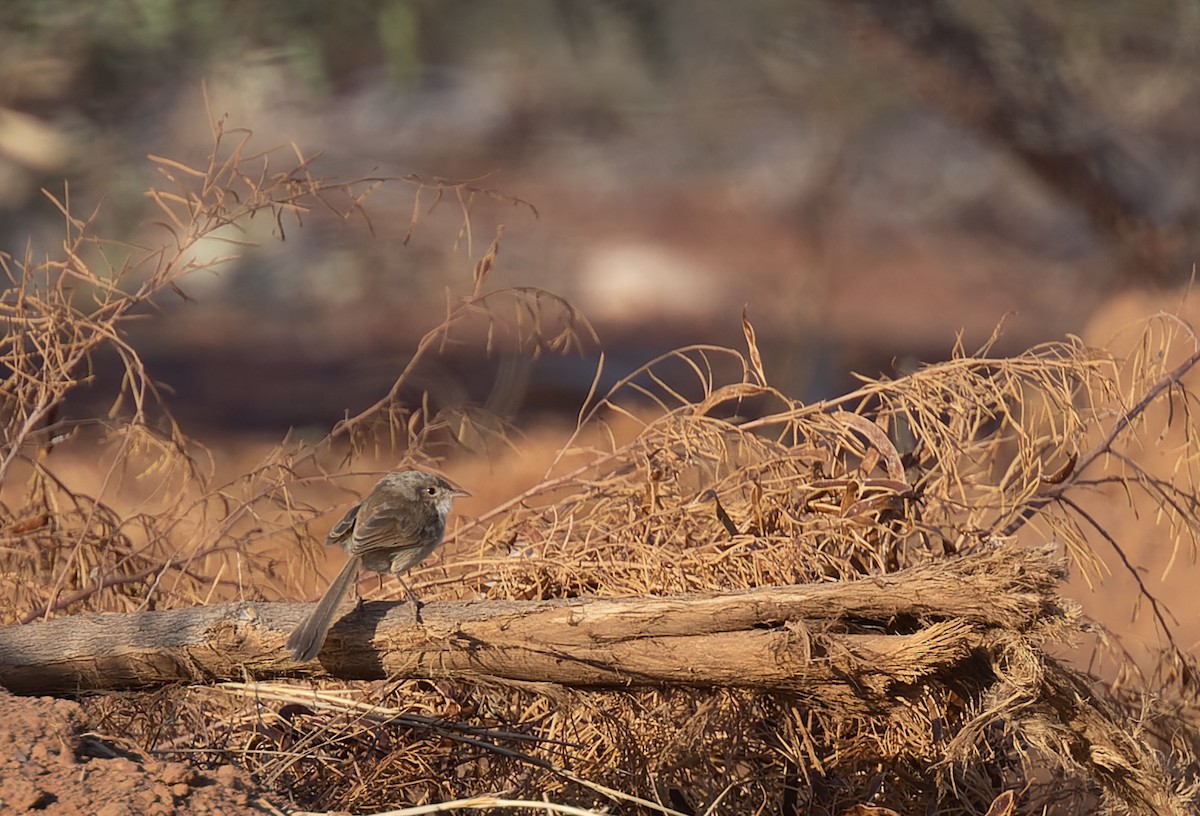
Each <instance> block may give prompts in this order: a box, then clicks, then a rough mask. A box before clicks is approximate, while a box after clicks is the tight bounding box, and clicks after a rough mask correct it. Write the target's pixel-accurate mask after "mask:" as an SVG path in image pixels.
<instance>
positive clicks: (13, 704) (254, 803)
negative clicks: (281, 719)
mask: <svg viewBox="0 0 1200 816" xmlns="http://www.w3.org/2000/svg"><path fill="white" fill-rule="evenodd" d="M87 729H88V725H87V721H86V717H85V716H84V712H83V709H82V708H81V707H80V706H79V704H78V703H74V702H71V701H70V700H57V699H54V698H52V697H43V698H38V699H35V698H28V697H14V696H13V695H11V694H9V693H8V692H6V691H4V690H3V689H0V745H2V746H3V748H0V812H3V813H46V814H69V815H70V816H77V814H80V813H94V814H96V816H125V815H126V814H145V816H166V815H167V814H174V813H188V814H198V815H199V816H244V815H245V814H251V813H273V812H278V811H276V810H275V809H273V808H271V807H270V806H269V805H267V804H266V803H265V802H263V801H262V798H261V796H260V795H259V794H258V792H257V790H256V788H255V786H254V785H253V783H251V782H250V781H249V779H248V778H247V777H246V776H245V774H244V773H243V772H241V771H239V770H237V769H235V768H234V767H233V766H232V765H225V766H222V767H219V768H217V769H216V770H215V771H213V772H212V773H211V774H207V775H206V774H204V773H201V772H200V771H197V770H196V769H194V768H192V767H190V766H188V765H185V764H184V763H181V762H160V761H157V760H153V759H149V758H146V757H144V756H142V755H139V754H137V753H134V752H131V751H130V750H128V749H127V748H125V747H123V746H118V745H116V744H114V743H110V742H106V741H105V740H104V739H103V738H102V737H99V736H96V735H92V734H88V733H87Z"/></svg>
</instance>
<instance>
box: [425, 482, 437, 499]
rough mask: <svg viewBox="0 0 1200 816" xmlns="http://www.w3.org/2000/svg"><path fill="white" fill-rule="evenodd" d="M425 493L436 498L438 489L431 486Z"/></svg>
mask: <svg viewBox="0 0 1200 816" xmlns="http://www.w3.org/2000/svg"><path fill="white" fill-rule="evenodd" d="M425 492H426V493H428V494H429V495H430V496H436V495H437V488H436V487H435V486H433V485H430V486H429V487H427V488H425Z"/></svg>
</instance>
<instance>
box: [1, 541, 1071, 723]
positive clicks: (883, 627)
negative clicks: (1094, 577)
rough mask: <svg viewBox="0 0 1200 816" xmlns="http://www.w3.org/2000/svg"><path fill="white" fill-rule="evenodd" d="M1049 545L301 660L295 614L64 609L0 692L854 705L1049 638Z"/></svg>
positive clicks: (1055, 602)
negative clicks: (554, 689)
mask: <svg viewBox="0 0 1200 816" xmlns="http://www.w3.org/2000/svg"><path fill="white" fill-rule="evenodd" d="M1062 575H1063V568H1062V564H1061V562H1060V559H1059V558H1058V557H1056V556H1055V555H1053V554H1052V553H1051V552H1049V551H1029V550H1022V549H1018V548H1015V547H1011V548H1010V547H997V548H993V549H989V550H986V551H982V552H978V553H975V554H972V555H968V556H964V557H961V558H956V559H952V560H943V561H937V562H931V563H929V564H925V565H922V566H918V567H913V568H911V569H907V570H904V571H902V572H898V573H895V574H891V575H883V576H873V577H866V578H863V579H861V580H857V581H844V582H837V583H823V584H807V585H801V586H785V587H777V586H773V587H760V588H756V589H748V590H741V591H735V592H724V593H719V594H707V595H696V596H682V597H633V598H574V599H569V600H549V601H529V602H515V601H469V602H468V601H459V602H431V603H427V604H425V605H424V606H423V607H422V609H421V614H420V620H418V619H417V618H416V616H415V615H414V609H413V607H412V605H411V604H408V603H403V602H401V603H393V602H370V603H366V604H364V605H363V607H362V608H361V609H359V610H358V611H356V612H355V611H353V610H351V609H350V608H349V606H348V608H347V613H348V614H346V615H344V616H343V618H342V619H341V620H339V621H338V622H337V623H336V624H335V625H334V627H333V629H332V631H331V632H330V635H329V639H328V641H327V642H326V644H325V647H324V649H323V651H322V652H321V655H320V656H319V658H318V660H317V661H314V662H311V663H308V664H297V663H296V662H294V661H292V660H291V658H290V657H289V656H288V654H287V652H286V651H285V650H284V648H283V642H284V640H285V639H286V638H287V635H288V633H289V632H290V630H291V629H292V628H293V627H294V626H295V625H296V624H297V623H299V622H300V620H301V619H302V618H303V617H304V615H305V614H306V613H307V611H308V609H309V607H308V605H306V604H288V603H238V604H220V605H212V606H203V607H196V608H192V609H174V610H168V611H161V612H142V613H136V614H101V615H77V616H72V617H64V618H59V619H56V620H51V621H47V622H41V623H34V624H29V625H25V626H12V627H7V628H4V629H0V685H2V686H5V687H7V688H8V689H9V690H11V691H13V692H15V693H18V694H62V693H71V692H83V691H100V690H115V689H128V688H139V687H148V686H155V685H161V684H168V683H208V682H218V681H223V680H231V679H244V678H245V677H246V676H248V675H249V676H252V677H256V678H264V677H270V676H278V675H286V674H293V675H295V674H320V673H324V674H328V675H331V676H336V677H339V678H343V679H362V680H366V679H379V678H383V677H393V678H397V677H423V678H457V679H486V680H491V681H510V682H544V683H559V684H564V685H570V686H579V687H589V686H590V687H596V686H609V687H612V686H634V685H668V684H683V685H692V686H731V687H746V688H762V689H790V690H793V691H800V692H804V693H813V694H817V695H819V696H825V697H828V698H831V699H832V698H840V699H842V700H843V701H844V702H847V703H849V702H850V701H854V707H856V708H859V709H860V710H861V709H862V708H863V707H864V706H865V707H869V706H870V705H871V704H872V703H871V701H872V699H878V700H882V699H883V698H884V697H885V696H886V695H887V694H888V693H889V692H890V690H891V689H892V688H893V687H894V686H895V685H896V684H909V683H914V682H918V681H919V680H920V679H921V678H923V677H926V676H928V675H930V674H932V673H934V672H937V671H940V670H943V669H945V668H946V667H948V666H950V665H953V664H955V663H958V662H960V661H965V660H968V659H971V657H972V656H973V655H978V654H979V653H980V652H981V651H988V650H993V649H995V648H1000V647H1002V646H1003V644H1004V642H1006V639H1011V638H1012V637H1014V636H1020V633H1031V634H1034V635H1035V636H1036V632H1037V631H1040V630H1042V629H1045V628H1046V627H1047V626H1052V625H1059V626H1061V625H1062V624H1063V623H1064V622H1066V621H1067V620H1068V619H1071V618H1072V617H1073V615H1074V609H1073V607H1072V606H1071V605H1070V604H1064V603H1063V602H1061V601H1060V600H1059V599H1058V597H1057V594H1056V589H1057V584H1058V582H1059V580H1061V578H1062Z"/></svg>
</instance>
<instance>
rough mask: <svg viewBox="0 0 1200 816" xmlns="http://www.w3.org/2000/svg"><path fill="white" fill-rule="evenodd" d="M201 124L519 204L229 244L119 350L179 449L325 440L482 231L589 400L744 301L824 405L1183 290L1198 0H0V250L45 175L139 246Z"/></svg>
mask: <svg viewBox="0 0 1200 816" xmlns="http://www.w3.org/2000/svg"><path fill="white" fill-rule="evenodd" d="M206 97H207V104H208V106H209V107H208V109H207V110H206V107H205V106H206V101H205V98H206ZM210 114H211V116H212V117H220V116H223V115H228V117H229V118H228V127H231V128H232V127H244V128H247V129H249V130H250V131H252V132H253V139H252V142H251V144H252V145H253V146H254V147H255V148H257V149H260V150H265V149H268V148H271V147H276V146H279V145H288V144H289V143H294V144H295V145H296V146H297V147H298V148H299V149H300V150H301V151H302V152H303V154H304V155H306V156H315V155H317V154H321V156H320V158H319V160H318V165H317V171H316V172H317V175H321V176H325V175H328V176H331V177H337V178H340V179H351V178H355V177H360V176H405V175H408V174H417V175H419V176H421V177H422V178H426V179H432V178H445V179H453V180H463V179H472V180H474V183H475V184H476V186H478V187H482V188H490V189H495V190H498V191H499V192H501V193H503V194H505V195H509V196H514V197H519V198H520V199H523V200H525V201H528V202H530V203H531V204H532V205H534V207H536V210H537V216H536V217H535V216H534V214H533V213H532V212H531V211H530V210H529V209H528V208H525V207H521V206H513V205H512V204H511V203H507V202H504V201H500V200H492V199H488V198H487V197H485V196H481V197H480V198H479V200H477V201H475V202H474V203H473V207H472V217H471V231H470V234H469V235H464V234H461V233H460V229H461V227H462V214H461V212H459V210H458V209H457V205H456V204H446V203H443V204H442V205H441V206H440V207H439V208H438V209H437V210H435V211H434V212H433V213H429V214H427V216H423V219H422V222H421V224H420V225H419V226H418V229H417V230H416V233H415V235H414V236H413V238H412V240H411V241H409V242H408V243H407V245H406V244H405V237H406V235H407V232H408V225H409V223H410V220H411V217H412V213H413V196H414V188H413V187H412V186H411V185H405V184H391V185H387V186H384V187H380V188H379V189H377V190H376V191H375V192H374V193H373V194H372V196H371V197H370V199H369V200H368V202H367V206H368V210H369V213H370V217H371V224H372V226H373V230H369V229H367V228H366V227H365V225H364V224H363V223H362V222H361V221H359V220H353V219H352V220H351V221H349V222H345V223H343V222H342V221H341V220H340V219H338V218H336V217H334V216H332V215H323V214H320V213H313V214H311V215H310V216H309V217H308V218H307V220H306V221H305V225H304V229H302V230H301V229H295V228H292V229H290V230H288V232H287V239H286V240H285V241H283V242H280V241H278V240H276V239H275V238H273V237H272V235H271V227H272V225H271V224H269V223H262V224H259V225H258V228H260V229H261V233H260V234H253V229H252V230H251V234H244V235H241V236H239V237H240V238H243V239H246V240H251V241H256V242H258V246H257V247H255V248H252V249H248V250H246V251H245V252H244V254H243V256H242V257H241V258H240V259H238V260H237V261H236V262H234V263H231V264H228V265H226V266H225V267H224V270H223V272H222V273H221V274H219V275H211V274H202V275H197V276H194V279H191V280H188V281H185V283H184V286H183V288H184V290H185V292H186V294H187V295H188V297H189V298H191V302H189V303H185V302H184V301H182V300H180V301H179V302H177V303H176V302H172V303H164V304H162V308H163V310H164V312H165V313H166V315H167V316H168V317H169V319H168V320H156V321H147V322H146V323H145V325H144V328H139V329H137V331H138V332H141V334H140V335H139V336H137V337H135V338H133V340H134V343H135V345H136V346H137V347H139V348H140V349H141V351H142V353H143V355H144V356H145V358H146V362H147V364H148V366H149V367H150V368H151V370H152V371H153V373H154V374H155V375H156V376H157V377H159V378H160V379H161V380H163V381H165V382H166V383H168V384H169V385H170V386H171V387H172V388H173V389H174V394H173V395H172V396H170V397H169V401H170V404H171V407H172V408H173V410H174V411H175V413H176V414H177V416H178V417H179V419H180V420H181V422H182V423H183V425H184V427H185V430H187V432H189V433H191V434H193V435H195V436H198V437H199V438H201V439H203V438H205V437H206V436H208V435H224V434H245V433H251V434H267V435H270V436H273V437H275V438H278V435H279V434H280V433H281V432H283V431H286V430H287V429H288V428H296V429H305V428H311V429H313V431H314V432H315V433H318V434H322V433H324V432H325V431H327V430H328V428H329V426H330V425H331V424H332V423H333V422H335V421H336V420H337V419H338V418H340V417H341V416H343V415H344V414H345V412H346V411H347V410H350V411H356V410H360V409H361V408H362V407H364V406H365V405H366V404H369V402H371V401H373V400H374V399H376V398H378V397H379V396H380V394H381V393H382V392H383V391H385V390H386V388H387V387H388V385H389V384H390V383H391V382H392V380H393V379H394V377H395V375H396V373H397V372H398V371H399V368H400V366H402V365H403V362H404V360H405V358H406V355H408V354H410V353H411V351H412V349H413V347H414V344H415V342H416V340H417V338H419V337H420V335H421V334H422V333H423V332H424V331H426V330H427V329H428V328H430V327H431V326H432V325H433V324H434V323H436V315H438V314H440V313H441V311H442V309H443V307H444V303H445V297H446V289H447V287H450V290H451V292H452V293H454V294H461V293H463V292H464V291H468V290H469V287H470V270H471V268H472V266H473V264H474V262H475V260H477V259H478V257H479V256H480V255H482V253H483V252H484V251H485V250H486V248H487V246H488V243H489V242H490V241H491V240H492V238H493V237H494V236H495V230H496V227H497V225H499V224H504V225H505V227H506V233H505V236H504V238H503V241H502V243H501V250H500V256H499V262H498V264H497V271H496V272H495V273H494V277H493V280H492V285H493V286H502V285H522V286H528V285H532V286H541V287H545V288H547V289H550V290H551V291H553V292H555V293H558V294H560V295H563V296H565V297H566V298H567V299H569V300H570V301H571V303H573V304H574V305H575V306H576V307H577V308H578V309H580V310H581V311H582V313H583V314H585V315H586V316H587V317H588V318H589V319H590V320H591V321H592V322H593V323H594V325H595V326H596V328H597V331H598V333H599V336H600V338H601V342H602V345H603V348H604V349H605V352H606V354H607V358H608V359H607V365H606V372H607V373H606V377H607V380H608V382H611V381H612V380H614V379H615V378H617V377H619V376H621V375H622V374H623V373H624V372H626V371H628V370H630V369H631V368H633V367H635V366H637V365H640V364H641V363H643V362H645V361H647V360H648V359H650V358H651V357H653V356H654V355H655V354H658V353H661V352H662V351H665V350H667V349H670V348H674V347H676V346H679V345H681V344H684V343H691V342H707V343H724V344H729V345H734V346H738V347H740V346H741V345H742V340H741V326H740V315H741V311H742V308H743V307H746V308H747V309H748V314H749V316H750V318H751V320H752V321H754V323H755V325H756V327H757V329H758V334H759V342H760V344H761V345H762V348H763V352H764V356H765V358H766V359H765V362H766V368H767V372H768V374H769V376H770V377H771V378H772V379H773V381H774V382H775V384H776V385H778V386H779V387H781V388H782V389H783V390H784V391H786V392H787V393H789V394H791V395H793V396H796V397H800V398H803V399H806V400H814V399H819V398H822V397H826V396H831V395H836V394H838V393H841V392H843V391H844V390H845V389H846V388H847V386H848V385H849V384H850V383H851V379H850V372H852V371H859V372H862V373H864V374H867V375H877V374H880V373H895V372H896V371H897V370H902V369H903V368H904V367H905V366H909V365H911V364H913V363H914V362H915V361H925V360H934V359H941V358H944V357H945V356H947V355H948V354H949V352H950V350H951V348H952V347H953V345H954V343H955V340H956V337H957V336H958V335H959V334H960V333H961V336H962V338H963V344H964V346H965V347H966V349H967V351H972V350H974V349H975V348H977V347H978V346H980V345H981V344H982V343H984V342H985V341H986V340H987V339H988V338H989V337H990V336H991V334H992V332H993V330H994V328H995V327H996V326H997V324H999V323H1000V322H1001V321H1002V320H1004V319H1005V316H1006V315H1008V314H1009V313H1012V315H1011V316H1010V317H1009V318H1008V319H1007V321H1006V323H1005V328H1004V333H1003V335H1002V337H1001V340H1000V342H999V345H998V350H999V351H1000V352H1015V351H1019V350H1022V349H1024V348H1027V347H1029V346H1030V345H1032V344H1034V343H1037V342H1040V341H1043V340H1048V339H1055V338H1061V337H1062V336H1063V335H1064V334H1066V333H1079V332H1084V331H1085V329H1086V328H1087V326H1088V325H1089V322H1090V321H1093V320H1094V319H1096V316H1097V314H1098V312H1101V311H1104V310H1105V309H1106V308H1107V306H1108V305H1109V304H1111V303H1112V302H1113V301H1114V298H1116V299H1120V298H1122V297H1125V296H1126V293H1128V292H1130V291H1136V290H1145V289H1155V290H1163V289H1169V288H1170V287H1173V286H1177V285H1181V284H1185V283H1186V281H1187V280H1188V277H1189V275H1190V274H1191V270H1192V264H1193V261H1194V259H1195V252H1194V248H1195V246H1196V242H1195V237H1196V232H1195V226H1196V222H1197V203H1198V202H1197V196H1198V193H1200V184H1198V183H1197V182H1198V181H1200V171H1198V168H1197V156H1196V151H1195V149H1194V147H1195V144H1196V141H1197V139H1196V136H1197V134H1198V133H1200V5H1197V4H1196V3H1193V2H1189V0H1139V2H1136V3H1135V2H1133V0H1066V1H1065V2H1060V3H1055V4H1043V3H1034V2H1032V0H964V1H963V2H955V3H943V2H935V1H934V0H914V1H913V2H906V3H903V4H896V3H890V2H887V0H861V1H860V2H852V3H845V2H840V1H839V2H834V0H791V1H790V2H781V1H780V0H747V1H746V2H741V3H736V4H735V3H727V2H722V0H687V2H682V1H681V2H658V1H657V0H654V1H652V0H513V1H512V2H503V3H501V2H492V3H489V2H478V0H475V1H471V0H438V1H437V2H434V1H433V0H354V2H339V3H328V2H308V1H306V0H276V2H271V1H270V0H263V1H262V2H252V3H245V2H232V0H95V2H90V3H79V2H76V0H11V1H10V2H6V3H4V4H3V5H2V6H0V249H4V250H6V251H8V252H9V253H11V254H13V255H15V256H18V257H20V256H23V255H24V253H25V251H26V249H27V248H28V249H30V250H31V251H32V252H33V254H34V257H38V256H39V254H40V253H45V252H50V253H51V254H53V252H54V249H55V247H56V246H58V245H60V244H61V241H62V235H63V227H62V224H63V221H62V217H61V215H60V214H59V213H57V212H56V211H55V209H54V208H53V207H52V206H51V205H50V204H49V203H48V202H47V201H46V200H45V198H44V197H43V196H42V195H41V193H40V192H39V189H40V188H42V187H45V188H47V189H49V190H52V191H55V192H57V193H61V192H62V190H63V182H64V179H69V181H70V198H71V202H72V207H73V209H74V210H75V212H76V213H77V214H87V213H90V212H91V211H92V210H93V208H94V207H96V206H97V205H101V207H102V209H100V210H99V212H98V215H97V222H96V227H97V230H98V231H99V232H100V233H101V234H104V235H105V236H106V237H108V238H111V239H114V240H124V241H130V242H135V243H140V244H143V245H145V244H149V245H155V244H156V243H162V242H163V241H164V235H163V233H162V232H161V231H160V232H158V233H156V232H155V228H154V227H153V225H152V224H150V223H149V222H150V221H151V220H152V219H153V218H154V210H153V208H152V205H151V204H150V202H149V201H148V200H147V199H146V198H145V196H144V190H145V188H146V186H147V185H149V184H160V183H162V181H163V180H162V179H161V177H160V176H158V175H157V172H158V171H156V170H155V168H154V166H153V165H152V164H151V163H150V162H149V161H147V159H146V156H147V154H155V155H159V156H167V157H170V158H172V159H177V160H180V161H184V162H189V163H202V162H204V160H205V157H206V156H207V154H208V151H209V150H210V149H211V146H212V128H211V119H210ZM431 202H432V196H429V195H426V196H425V197H424V199H423V205H422V206H425V205H428V204H429V203H431ZM456 238H457V239H458V240H456ZM468 239H469V240H468ZM1122 314H1124V313H1122ZM1115 328H1117V327H1116V326H1113V327H1111V330H1115ZM1088 339H1089V340H1091V341H1094V342H1097V343H1102V342H1103V341H1104V339H1105V338H1104V337H1102V336H1092V337H1088ZM472 354H473V352H469V351H462V352H455V351H454V350H451V351H450V352H449V353H448V355H447V356H446V357H445V359H444V365H445V368H444V369H442V370H438V371H429V372H426V373H425V375H424V377H423V384H424V385H426V386H432V390H433V392H434V393H433V396H434V397H435V398H436V399H437V400H439V401H441V402H443V403H454V402H455V401H465V402H472V401H474V402H485V401H489V400H490V404H492V405H493V406H499V407H500V408H502V409H503V410H504V411H505V412H507V413H509V414H512V415H514V416H515V417H516V418H517V419H518V421H526V422H528V421H532V420H533V418H535V417H546V416H555V415H558V414H560V413H565V414H566V415H567V416H569V417H573V416H574V414H575V412H576V411H577V410H578V406H579V403H580V401H581V400H582V399H583V397H584V395H585V394H586V392H587V389H588V387H589V385H590V383H591V378H592V374H593V372H594V366H595V358H594V357H593V358H591V359H588V358H587V357H586V355H585V357H584V358H583V359H566V360H550V361H536V362H535V361H522V362H521V363H520V364H519V365H514V364H513V363H512V361H507V362H504V361H500V362H497V361H496V360H487V359H479V358H477V357H475V356H472Z"/></svg>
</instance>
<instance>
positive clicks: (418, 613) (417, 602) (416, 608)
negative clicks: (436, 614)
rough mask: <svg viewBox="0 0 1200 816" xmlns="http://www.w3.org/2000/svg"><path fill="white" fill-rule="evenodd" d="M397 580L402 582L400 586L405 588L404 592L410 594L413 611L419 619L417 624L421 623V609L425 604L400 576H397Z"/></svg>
mask: <svg viewBox="0 0 1200 816" xmlns="http://www.w3.org/2000/svg"><path fill="white" fill-rule="evenodd" d="M396 580H397V581H399V582H400V586H402V587H404V591H405V592H406V593H408V598H409V600H410V601H412V602H413V610H414V613H415V615H416V618H417V623H421V607H422V606H424V605H425V604H424V603H422V602H421V599H420V598H418V597H417V593H415V592H413V590H412V587H410V586H409V585H408V582H407V581H405V580H404V578H402V577H401V576H400V575H399V574H397V575H396Z"/></svg>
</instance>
